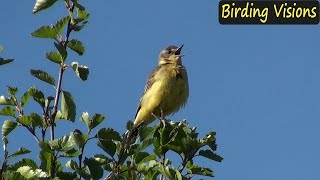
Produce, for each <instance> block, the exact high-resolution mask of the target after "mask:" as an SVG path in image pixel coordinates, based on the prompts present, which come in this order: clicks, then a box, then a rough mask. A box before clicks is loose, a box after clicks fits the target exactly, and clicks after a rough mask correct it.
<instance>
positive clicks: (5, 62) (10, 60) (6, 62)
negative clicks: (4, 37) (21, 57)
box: [0, 58, 13, 66]
mask: <svg viewBox="0 0 320 180" xmlns="http://www.w3.org/2000/svg"><path fill="white" fill-rule="evenodd" d="M12 61H13V59H4V58H0V66H1V65H4V64H8V63H10V62H12Z"/></svg>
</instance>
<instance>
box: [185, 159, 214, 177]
mask: <svg viewBox="0 0 320 180" xmlns="http://www.w3.org/2000/svg"><path fill="white" fill-rule="evenodd" d="M186 167H187V168H188V170H187V171H188V174H198V175H203V176H209V177H214V175H213V171H212V170H211V169H209V168H203V167H200V166H198V165H195V164H192V163H191V162H190V161H188V163H187V165H186Z"/></svg>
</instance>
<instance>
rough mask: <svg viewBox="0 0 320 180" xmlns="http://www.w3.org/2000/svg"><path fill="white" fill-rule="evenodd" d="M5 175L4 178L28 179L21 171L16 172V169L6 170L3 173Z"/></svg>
mask: <svg viewBox="0 0 320 180" xmlns="http://www.w3.org/2000/svg"><path fill="white" fill-rule="evenodd" d="M3 177H4V179H14V180H25V179H26V178H24V177H23V176H22V175H21V174H20V173H18V172H15V171H5V172H4V173H3Z"/></svg>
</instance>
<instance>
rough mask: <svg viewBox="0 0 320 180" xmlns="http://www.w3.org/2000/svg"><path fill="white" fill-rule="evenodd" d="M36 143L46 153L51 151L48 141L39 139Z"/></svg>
mask: <svg viewBox="0 0 320 180" xmlns="http://www.w3.org/2000/svg"><path fill="white" fill-rule="evenodd" d="M38 145H39V147H40V148H41V149H42V150H43V151H45V152H48V153H52V152H53V151H52V149H51V146H50V144H49V142H48V141H39V143H38Z"/></svg>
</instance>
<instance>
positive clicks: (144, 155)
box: [135, 152, 150, 164]
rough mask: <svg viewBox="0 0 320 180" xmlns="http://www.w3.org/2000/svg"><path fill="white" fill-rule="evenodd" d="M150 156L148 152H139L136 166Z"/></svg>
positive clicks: (136, 157) (136, 156)
mask: <svg viewBox="0 0 320 180" xmlns="http://www.w3.org/2000/svg"><path fill="white" fill-rule="evenodd" d="M149 155H150V154H149V153H147V152H138V153H137V154H136V155H135V162H136V164H138V163H140V162H141V160H142V159H144V158H145V157H147V156H149Z"/></svg>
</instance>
